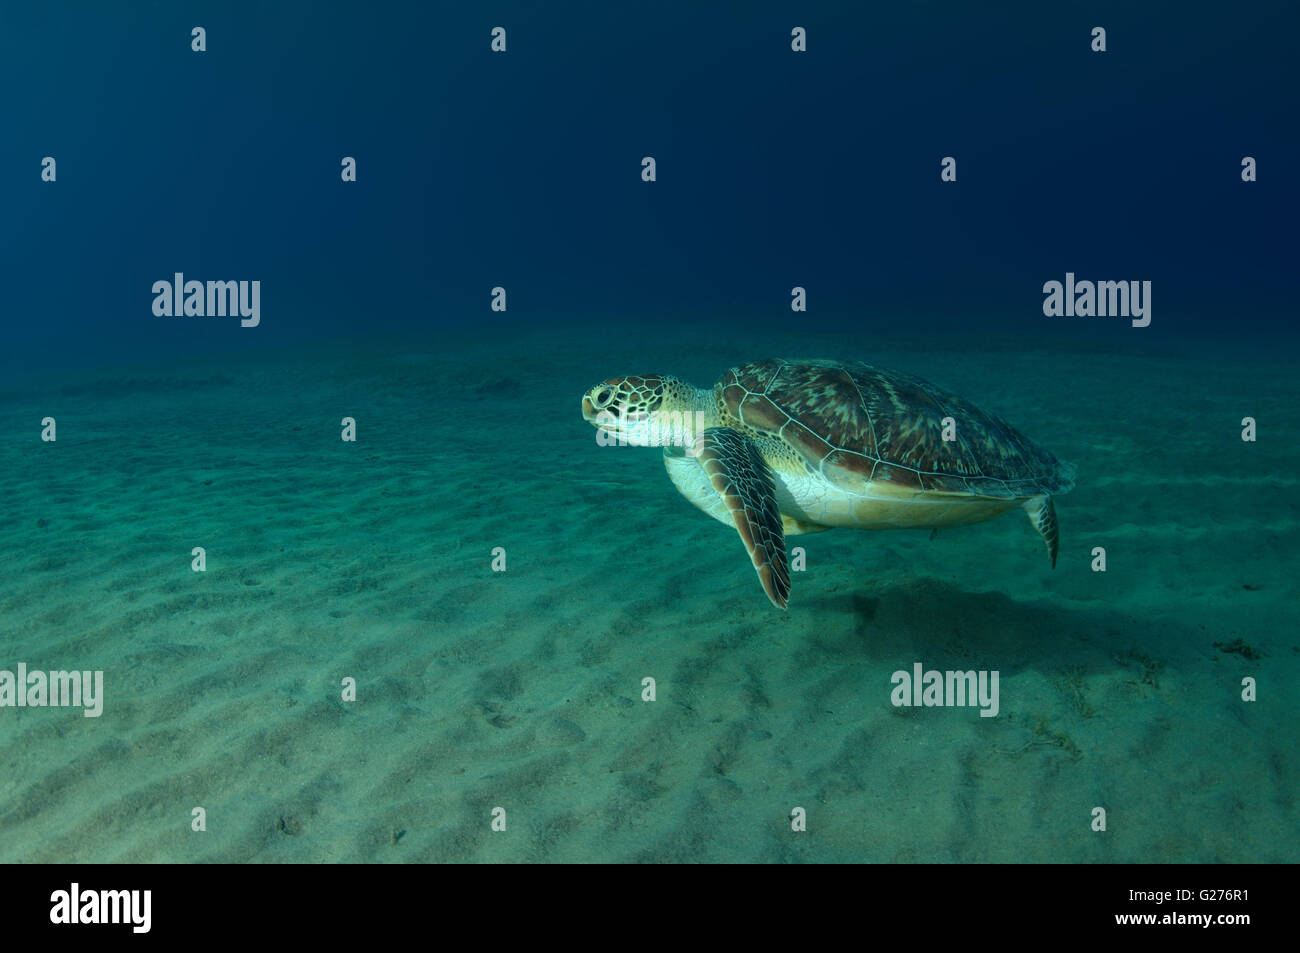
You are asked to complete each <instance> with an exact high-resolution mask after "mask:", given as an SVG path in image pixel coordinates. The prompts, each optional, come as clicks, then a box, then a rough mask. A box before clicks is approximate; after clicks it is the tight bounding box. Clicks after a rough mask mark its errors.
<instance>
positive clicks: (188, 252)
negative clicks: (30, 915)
mask: <svg viewBox="0 0 1300 953" xmlns="http://www.w3.org/2000/svg"><path fill="white" fill-rule="evenodd" d="M1296 21H1297V17H1296V15H1295V12H1294V10H1293V9H1292V8H1290V7H1288V6H1286V5H1284V4H1280V3H1279V4H1270V3H1263V4H1253V5H1250V6H1249V7H1246V8H1241V7H1233V6H1229V5H1217V4H1216V5H1210V4H1176V5H1175V4H1149V5H1142V6H1141V8H1140V9H1133V8H1132V5H1127V4H1104V3H1103V4H1057V5H1052V6H1051V7H1050V8H1042V7H1040V6H1036V5H1031V4H1023V5H1022V4H1011V5H1007V6H1005V7H1004V8H1002V9H989V8H987V7H985V6H982V5H966V4H956V3H953V4H944V3H937V2H936V3H903V4H895V5H889V6H888V7H880V8H877V7H875V6H874V5H865V4H847V3H846V4H832V3H823V4H815V3H809V4H799V3H790V4H785V3H743V4H742V3H732V2H720V3H710V4H686V3H666V4H655V5H653V7H651V8H646V7H639V6H628V7H626V8H622V7H619V8H613V7H609V6H608V5H602V4H594V3H593V4H584V3H558V4H546V5H534V4H509V3H504V4H493V5H491V6H488V7H483V6H481V5H476V4H465V5H445V4H378V5H372V6H368V7H365V8H363V9H359V8H355V7H353V6H351V5H343V4H338V5H333V4H306V3H282V4H274V5H263V4H253V3H235V4H228V3H227V4H189V3H180V4H171V3H156V4H152V5H150V4H143V3H141V4H112V5H102V6H88V5H81V4H60V3H50V4H40V5H29V6H17V5H8V6H6V7H5V8H4V10H3V11H0V82H3V83H4V86H5V88H7V89H11V90H18V89H21V90H23V91H24V93H23V95H14V96H10V97H8V98H7V99H6V101H5V106H4V109H3V116H4V119H5V123H4V128H5V140H6V142H7V145H8V148H6V149H4V150H0V192H2V193H3V195H2V197H3V207H4V208H5V210H6V214H5V215H4V216H3V217H0V236H2V237H0V240H2V241H3V247H4V255H3V259H2V260H3V269H4V278H5V291H6V307H5V321H4V338H3V340H4V345H3V347H2V348H0V499H3V506H2V507H0V861H5V862H9V863H17V862H57V861H78V862H105V861H106V862H132V861H134V862H194V861H224V862H330V861H362V862H637V861H640V862H664V861H667V862H690V861H706V862H772V861H795V862H1062V861H1065V862H1087V863H1108V862H1115V863H1130V862H1172V863H1183V862H1252V861H1265V862H1289V861H1292V860H1294V859H1295V856H1296V851H1297V840H1298V838H1297V833H1296V832H1297V830H1300V824H1298V823H1297V821H1298V820H1300V818H1297V807H1296V790H1297V786H1298V785H1300V764H1298V762H1297V746H1296V742H1295V724H1296V721H1295V715H1294V713H1295V711H1296V709H1297V705H1298V704H1300V699H1298V698H1297V691H1296V685H1297V683H1298V682H1300V636H1298V635H1297V630H1296V613H1295V608H1294V607H1295V605H1296V599H1297V596H1298V595H1300V592H1297V589H1298V588H1300V587H1298V585H1297V572H1296V560H1295V558H1294V555H1293V550H1294V534H1295V531H1296V529H1297V524H1298V523H1300V506H1298V505H1297V500H1298V499H1300V496H1298V494H1297V487H1298V486H1300V446H1298V445H1297V439H1296V438H1297V435H1296V425H1295V414H1296V411H1297V408H1298V407H1300V384H1298V383H1297V380H1296V374H1295V368H1296V364H1295V361H1296V357H1297V353H1298V351H1300V348H1298V347H1297V344H1298V340H1297V332H1296V321H1295V319H1296V310H1295V304H1294V301H1295V297H1294V295H1295V292H1294V278H1293V276H1294V273H1295V266H1294V254H1295V241H1294V222H1295V213H1296V207H1297V206H1296V188H1295V185H1294V178H1293V175H1292V171H1291V170H1292V169H1293V168H1294V166H1295V163H1296V160H1297V140H1298V138H1300V137H1298V136H1297V131H1296V124H1295V123H1294V121H1293V112H1294V110H1293V107H1292V106H1291V105H1290V103H1289V97H1291V96H1292V95H1293V93H1292V91H1293V90H1294V89H1295V88H1297V83H1296V80H1297V77H1296V75H1295V74H1296V65H1295V62H1294V57H1293V55H1292V52H1291V50H1290V44H1291V41H1290V37H1291V36H1293V35H1294V29H1295V27H1296V26H1297V22H1296ZM196 26H197V27H202V28H203V33H202V35H201V37H196V36H195V35H194V34H193V33H192V30H193V29H194V28H195V27H196ZM497 27H501V28H502V29H503V30H504V34H494V28H497ZM1097 27H1101V28H1103V29H1104V31H1105V33H1104V46H1105V48H1104V50H1102V49H1095V48H1094V47H1096V46H1097V41H1098V37H1097V35H1096V34H1095V32H1094V30H1095V28H1097ZM797 28H802V34H801V35H799V33H798V32H797ZM792 31H796V32H792ZM200 40H201V42H200ZM196 43H199V45H201V46H202V49H195V44H196ZM502 43H504V49H500V46H501V44H502ZM494 46H495V47H497V48H496V49H494ZM647 158H650V159H652V160H653V163H652V164H651V165H647V164H646V163H645V161H644V160H645V159H647ZM1248 158H1249V159H1250V160H1251V161H1250V162H1249V163H1247V162H1245V161H1244V160H1246V159H1248ZM49 160H53V161H52V163H51V162H50V161H49ZM348 160H351V163H349V161H348ZM647 170H650V172H652V173H653V174H649V173H648V172H647ZM954 176H955V177H954ZM177 275H181V276H183V280H182V281H181V288H180V294H179V295H178V294H177V293H176V292H177V289H176V288H174V287H173V284H174V283H175V282H176V276H177ZM1067 276H1069V277H1068V278H1067ZM187 281H199V282H203V283H205V286H204V290H205V291H206V290H207V289H206V283H207V282H215V281H220V282H235V283H239V282H243V283H244V285H243V286H242V288H241V289H240V290H242V292H243V294H244V297H243V298H239V299H236V298H231V299H230V300H231V301H235V300H239V301H240V302H241V303H242V304H244V305H246V306H247V307H246V309H245V310H244V311H242V312H240V311H237V310H236V309H234V308H232V309H230V310H228V311H227V312H226V313H224V314H219V315H210V314H206V313H204V314H202V315H200V314H195V313H188V314H187V313H186V305H185V301H184V299H185V298H186V296H187V293H186V291H185V288H184V283H185V282H187ZM1053 281H1055V282H1060V283H1061V284H1062V287H1063V288H1064V287H1065V285H1066V283H1067V282H1069V283H1071V284H1074V283H1075V282H1084V281H1091V282H1103V281H1116V282H1120V281H1122V282H1125V283H1128V282H1136V283H1137V285H1136V286H1135V287H1138V288H1142V289H1143V292H1142V296H1141V300H1142V302H1143V306H1144V308H1145V309H1146V310H1145V314H1142V315H1139V314H1136V313H1135V314H1133V315H1128V314H1124V315H1108V316H1104V317H1102V316H1096V315H1091V316H1089V315H1079V314H1077V313H1076V312H1077V311H1078V310H1079V309H1078V308H1077V307H1076V305H1077V304H1078V301H1077V299H1074V298H1072V300H1071V302H1070V307H1069V309H1068V312H1069V313H1067V312H1066V311H1065V310H1058V311H1056V312H1053V313H1048V312H1052V310H1053V309H1052V306H1051V304H1050V292H1049V291H1048V289H1047V288H1046V287H1045V286H1046V285H1048V283H1050V282H1053ZM253 282H257V283H258V284H257V285H256V288H257V297H256V299H254V297H253V288H254V286H253V284H252V283H253ZM1147 282H1149V285H1144V283H1147ZM159 283H162V285H161V286H160V285H159ZM160 287H162V290H159V288H160ZM232 287H234V286H232ZM800 290H801V291H802V294H800V293H799V292H800ZM236 294H238V292H236ZM1135 295H1136V292H1135ZM199 299H203V300H202V302H201V305H200V304H199V303H198V301H197V299H196V303H194V304H192V305H191V307H190V310H191V311H194V310H197V309H200V308H201V309H202V310H204V311H205V312H206V310H207V308H206V305H207V300H206V298H205V297H204V296H203V295H199ZM178 300H179V301H180V303H181V307H180V308H177V307H175V305H176V303H177V302H178ZM1136 300H1137V299H1136V297H1135V299H1134V301H1133V302H1130V303H1136ZM254 301H256V310H255V318H254V313H253V312H254V309H253V307H252V305H253V303H254ZM795 308H801V309H802V310H795ZM1144 322H1145V323H1144ZM768 357H784V358H809V357H811V358H833V359H837V360H860V361H866V362H868V363H871V364H873V365H877V366H880V367H884V368H893V369H896V370H898V371H901V372H906V373H910V374H915V375H919V376H920V377H923V378H925V379H927V380H930V381H932V382H934V383H935V384H937V385H939V386H942V387H944V388H946V389H949V390H952V391H954V392H955V393H957V394H960V395H962V396H963V397H965V398H967V399H969V400H971V401H973V402H974V403H975V404H977V405H978V406H979V407H981V408H983V409H985V410H987V411H989V412H990V413H993V414H996V415H997V416H999V417H1001V418H1003V419H1005V420H1006V421H1008V422H1009V423H1010V424H1012V425H1013V426H1014V427H1015V428H1016V429H1018V430H1020V431H1021V432H1023V433H1024V434H1026V435H1027V436H1028V437H1030V438H1031V439H1032V440H1033V441H1034V442H1035V443H1037V444H1039V445H1041V446H1042V447H1045V448H1047V449H1048V450H1050V451H1051V452H1052V453H1054V454H1055V455H1056V456H1057V457H1059V458H1060V459H1061V460H1065V461H1069V462H1071V463H1072V464H1074V465H1075V466H1076V467H1077V471H1078V475H1077V478H1076V485H1075V487H1074V489H1073V490H1072V491H1071V492H1069V493H1067V494H1064V495H1062V496H1060V497H1058V498H1057V499H1056V508H1057V512H1058V514H1059V518H1060V526H1061V553H1060V557H1059V560H1058V564H1057V566H1056V568H1055V569H1052V568H1051V566H1050V563H1049V561H1048V559H1047V557H1046V556H1045V555H1044V551H1043V543H1042V540H1041V539H1039V537H1038V536H1037V534H1036V533H1035V532H1034V531H1033V528H1032V527H1031V526H1030V525H1028V523H1027V521H1026V520H1025V519H1024V517H1023V516H1021V515H1019V514H1017V513H1011V514H1008V515H1007V516H1006V517H1003V518H999V519H997V520H994V521H990V522H986V523H980V524H978V525H974V526H969V527H963V528H959V529H953V530H950V531H949V530H945V531H942V532H939V533H938V534H936V535H934V536H933V538H931V535H930V534H929V533H928V532H925V531H902V530H898V531H889V532H853V531H849V530H836V531H833V532H828V533H818V534H815V535H806V536H798V537H791V539H790V545H792V546H793V545H798V546H800V547H803V549H804V550H805V551H806V553H805V555H806V566H805V567H804V568H803V570H802V571H798V572H795V573H793V592H792V595H791V598H790V604H789V608H788V609H787V610H786V611H781V610H778V609H776V608H774V607H773V606H772V605H771V604H770V603H769V602H768V600H767V598H766V597H765V596H764V594H763V591H762V589H761V588H760V586H759V585H758V584H757V582H756V580H755V575H754V570H753V567H752V565H751V564H750V563H749V560H748V557H747V555H746V553H745V550H744V547H743V546H742V545H741V542H740V540H739V539H738V538H737V535H736V533H735V532H734V531H731V530H729V529H728V528H727V527H725V526H723V525H721V524H719V523H718V522H716V521H714V520H712V519H710V518H708V517H707V516H706V515H705V514H703V513H701V512H699V511H698V510H697V509H695V508H694V507H692V506H691V505H690V504H689V503H688V502H687V501H686V500H684V499H683V498H682V497H681V496H680V495H679V494H678V493H677V492H676V490H675V489H674V488H673V486H672V484H671V482H670V481H669V479H668V477H667V475H666V474H665V472H664V467H663V463H662V461H661V459H660V457H661V454H660V451H659V450H657V449H652V448H642V447H607V446H600V445H598V443H597V439H596V437H597V433H596V431H595V430H593V428H592V427H591V426H590V425H589V424H588V423H586V422H585V421H584V420H583V419H582V415H581V412H580V401H581V398H582V396H583V394H584V392H586V391H587V390H588V389H589V388H591V387H592V386H593V385H595V384H596V383H598V382H600V381H602V380H605V379H607V378H611V377H614V376H616V375H622V374H671V375H675V376H677V377H680V378H682V379H683V380H686V381H688V382H690V383H692V384H694V385H696V386H698V387H710V386H712V384H713V383H714V382H715V381H716V380H717V379H718V378H719V377H720V376H721V375H722V374H723V373H724V372H725V371H726V370H727V369H728V368H731V367H734V366H737V365H739V364H742V363H744V362H747V361H751V360H757V359H761V358H768ZM344 418H351V420H352V422H353V425H352V427H351V428H349V427H348V425H347V424H346V423H345V422H344ZM1248 421H1249V422H1248ZM349 437H354V438H355V439H348V438H349ZM341 438H343V439H341ZM196 547H197V548H200V549H201V551H202V557H199V556H196V554H195V550H196ZM1099 552H1100V553H1101V559H1102V561H1101V562H1100V563H1099V561H1098V560H1099ZM196 560H198V562H197V564H196ZM1102 567H1104V568H1102ZM196 570H197V571H196ZM918 663H919V664H920V665H921V666H922V667H923V668H924V669H925V670H937V671H940V672H946V671H953V670H957V671H979V672H996V673H998V676H999V681H998V685H999V699H998V706H997V713H996V715H994V716H992V717H982V716H981V710H980V709H979V707H977V706H973V705H966V706H949V705H921V706H914V705H905V704H904V705H900V704H897V703H896V701H897V697H896V695H895V691H894V689H895V680H894V675H895V673H897V672H904V673H911V672H912V671H913V667H914V666H915V665H917V664H918ZM20 665H21V666H23V669H24V671H26V672H28V673H31V672H51V671H68V672H88V673H89V672H95V673H100V674H101V676H102V690H101V691H100V692H99V693H98V697H97V703H96V704H97V707H98V708H99V710H98V711H97V712H95V713H94V714H95V716H94V717H84V714H86V713H87V712H83V711H82V710H81V709H79V708H77V707H73V706H62V707H60V706H56V705H52V704H48V703H42V702H40V701H36V700H34V699H32V698H29V691H30V689H32V687H33V683H31V682H30V680H24V679H19V678H18V672H19V666H20ZM4 673H9V678H8V680H6V678H5V674H4ZM349 679H350V680H353V682H352V683H349V682H348V681H347V680H349ZM646 679H652V680H653V683H652V684H653V688H654V692H653V700H649V699H648V696H647V683H646V681H645V680H646ZM87 684H90V683H87ZM349 685H352V686H354V687H352V688H349ZM20 696H22V698H23V701H24V704H19V703H18V699H19V697H20ZM47 696H48V693H47ZM39 697H40V696H39V695H37V696H36V698H39ZM28 701H31V702H32V703H31V704H27V703H26V702H28ZM48 701H49V698H48V697H47V698H46V702H48ZM83 707H86V706H83ZM1098 808H1101V809H1102V811H1103V812H1104V813H1103V815H1102V816H1103V817H1104V829H1101V827H1100V826H1099V823H1098V817H1099V815H1098V814H1097V809H1098ZM196 827H197V828H199V829H196ZM800 828H802V829H800Z"/></svg>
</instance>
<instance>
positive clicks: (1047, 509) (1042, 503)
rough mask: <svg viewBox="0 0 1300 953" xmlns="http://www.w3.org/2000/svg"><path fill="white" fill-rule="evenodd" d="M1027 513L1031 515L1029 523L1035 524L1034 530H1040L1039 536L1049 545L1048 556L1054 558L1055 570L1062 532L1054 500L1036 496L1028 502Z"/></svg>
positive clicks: (1053, 566) (1053, 565)
mask: <svg viewBox="0 0 1300 953" xmlns="http://www.w3.org/2000/svg"><path fill="white" fill-rule="evenodd" d="M1025 512H1026V513H1028V514H1029V522H1031V523H1033V524H1034V529H1036V530H1038V535H1039V536H1041V537H1043V542H1045V543H1046V544H1047V555H1049V556H1051V557H1052V568H1053V569H1055V568H1056V551H1057V548H1058V541H1059V540H1060V536H1061V530H1060V527H1059V526H1058V525H1057V522H1056V507H1055V506H1054V505H1053V504H1052V498H1051V497H1050V496H1036V497H1034V498H1033V499H1031V500H1026V501H1025Z"/></svg>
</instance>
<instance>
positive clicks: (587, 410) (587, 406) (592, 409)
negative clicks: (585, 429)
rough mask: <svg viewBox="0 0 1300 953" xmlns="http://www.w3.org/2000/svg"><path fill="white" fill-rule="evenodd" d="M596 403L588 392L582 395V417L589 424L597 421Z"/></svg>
mask: <svg viewBox="0 0 1300 953" xmlns="http://www.w3.org/2000/svg"><path fill="white" fill-rule="evenodd" d="M596 413H597V410H596V405H595V404H593V403H592V402H591V398H590V397H588V396H587V395H586V394H583V395H582V419H583V420H585V421H587V423H589V424H594V423H595V422H596Z"/></svg>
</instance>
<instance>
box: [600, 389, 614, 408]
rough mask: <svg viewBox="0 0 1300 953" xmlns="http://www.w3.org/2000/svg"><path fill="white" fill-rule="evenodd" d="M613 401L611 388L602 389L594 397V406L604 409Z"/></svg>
mask: <svg viewBox="0 0 1300 953" xmlns="http://www.w3.org/2000/svg"><path fill="white" fill-rule="evenodd" d="M613 399H614V390H613V388H611V387H602V388H601V389H600V393H598V394H597V395H596V401H595V403H596V406H597V407H604V406H606V405H607V404H608V403H609V402H610V401H611V400H613Z"/></svg>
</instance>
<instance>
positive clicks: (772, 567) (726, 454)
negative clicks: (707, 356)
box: [695, 427, 790, 609]
mask: <svg viewBox="0 0 1300 953" xmlns="http://www.w3.org/2000/svg"><path fill="white" fill-rule="evenodd" d="M695 454H696V460H698V461H699V464H700V466H701V467H703V468H704V473H705V475H706V476H707V477H708V478H709V482H710V483H711V484H713V488H714V489H715V490H717V491H718V495H719V496H720V497H721V498H722V502H723V504H724V505H725V506H726V507H727V509H728V510H729V511H730V512H731V518H732V520H733V521H734V522H735V524H736V531H737V532H738V533H740V538H741V540H742V541H743V542H744V544H745V548H746V549H747V550H749V558H750V559H751V560H752V561H753V563H754V570H755V571H756V572H757V573H758V579H759V581H760V582H761V583H762V584H763V589H764V590H766V592H767V597H768V598H769V599H771V600H772V605H774V606H776V607H777V608H778V609H784V608H785V604H786V601H787V600H788V599H789V598H790V567H789V565H788V563H787V562H786V555H785V532H784V531H783V529H782V525H781V511H780V510H778V509H777V505H776V487H775V484H774V483H773V482H772V471H771V469H770V468H769V467H768V465H767V461H766V460H764V459H763V457H762V455H761V454H760V453H759V452H758V448H757V447H755V446H754V444H753V443H751V442H750V441H749V440H748V439H747V438H746V437H745V435H744V434H742V433H741V432H740V431H738V430H732V429H731V428H730V427H710V428H709V429H708V430H705V431H704V432H703V433H701V434H700V435H699V436H698V437H696V438H695Z"/></svg>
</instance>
